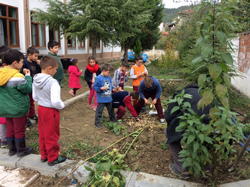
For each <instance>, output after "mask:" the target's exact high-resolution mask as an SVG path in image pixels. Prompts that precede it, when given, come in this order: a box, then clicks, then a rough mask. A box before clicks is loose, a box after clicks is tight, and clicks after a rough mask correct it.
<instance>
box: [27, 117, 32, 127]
mask: <svg viewBox="0 0 250 187" xmlns="http://www.w3.org/2000/svg"><path fill="white" fill-rule="evenodd" d="M31 125H32V123H31V121H30V120H29V119H27V123H26V127H30V126H31Z"/></svg>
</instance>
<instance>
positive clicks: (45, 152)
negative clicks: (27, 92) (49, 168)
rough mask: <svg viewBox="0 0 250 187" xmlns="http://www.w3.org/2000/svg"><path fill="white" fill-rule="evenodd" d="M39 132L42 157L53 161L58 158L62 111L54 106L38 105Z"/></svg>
mask: <svg viewBox="0 0 250 187" xmlns="http://www.w3.org/2000/svg"><path fill="white" fill-rule="evenodd" d="M37 113H38V132H39V146H40V151H41V159H46V158H47V159H48V162H49V163H50V162H53V161H54V160H56V159H57V158H58V153H59V143H58V140H59V136H60V113H59V111H58V110H56V109H54V108H46V107H43V106H38V109H37Z"/></svg>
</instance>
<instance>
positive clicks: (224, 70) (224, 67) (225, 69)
mask: <svg viewBox="0 0 250 187" xmlns="http://www.w3.org/2000/svg"><path fill="white" fill-rule="evenodd" d="M219 64H220V67H221V69H222V70H223V72H224V73H227V72H228V70H227V65H226V64H225V63H224V62H220V63H219Z"/></svg>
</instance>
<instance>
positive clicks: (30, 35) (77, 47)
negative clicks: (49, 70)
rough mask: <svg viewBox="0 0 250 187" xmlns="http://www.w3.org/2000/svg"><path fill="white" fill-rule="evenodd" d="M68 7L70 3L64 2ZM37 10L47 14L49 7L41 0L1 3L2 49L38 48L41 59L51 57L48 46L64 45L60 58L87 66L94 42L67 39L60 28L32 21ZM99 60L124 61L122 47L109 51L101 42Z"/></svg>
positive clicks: (0, 35) (0, 42) (4, 1)
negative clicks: (53, 42)
mask: <svg viewBox="0 0 250 187" xmlns="http://www.w3.org/2000/svg"><path fill="white" fill-rule="evenodd" d="M61 1H62V2H64V3H67V2H69V1H70V0H61ZM35 8H39V9H42V10H46V3H45V2H42V1H40V0H1V1H0V46H2V45H7V46H9V47H11V48H13V49H18V50H20V51H21V52H23V53H26V50H27V48H28V47H30V46H33V47H36V48H37V49H38V50H39V51H40V54H41V55H44V54H47V53H48V48H47V44H48V42H49V41H50V40H56V41H58V42H59V44H60V48H59V53H58V55H59V56H60V58H70V59H71V58H77V59H78V60H79V64H80V66H82V67H83V66H86V64H87V58H88V57H89V56H91V54H92V48H91V40H89V38H86V40H85V41H79V40H78V39H77V38H74V39H67V37H66V36H65V35H64V34H61V32H60V28H50V27H49V26H48V25H45V24H44V23H40V22H37V21H36V18H35V17H31V15H32V13H33V11H35V10H34V9H35ZM96 54H97V55H96V57H97V60H100V61H105V62H107V61H109V60H113V59H116V60H120V59H121V47H114V46H113V47H105V46H104V44H103V43H102V41H99V42H98V46H97V50H96Z"/></svg>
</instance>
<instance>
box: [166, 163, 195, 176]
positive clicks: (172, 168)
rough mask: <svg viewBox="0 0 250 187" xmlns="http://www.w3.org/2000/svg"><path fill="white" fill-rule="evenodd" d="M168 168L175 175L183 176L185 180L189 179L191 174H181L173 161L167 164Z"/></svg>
mask: <svg viewBox="0 0 250 187" xmlns="http://www.w3.org/2000/svg"><path fill="white" fill-rule="evenodd" d="M169 169H170V171H171V172H172V173H173V174H175V175H177V176H179V177H181V178H183V179H185V180H187V179H189V178H190V176H191V175H190V174H189V173H188V174H183V173H181V172H179V171H178V170H177V169H176V168H175V166H174V163H170V164H169Z"/></svg>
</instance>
